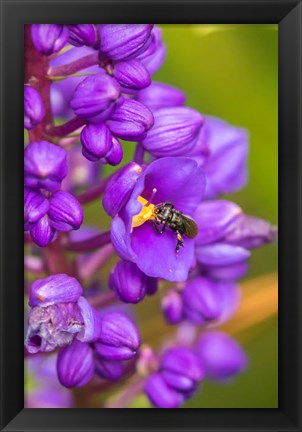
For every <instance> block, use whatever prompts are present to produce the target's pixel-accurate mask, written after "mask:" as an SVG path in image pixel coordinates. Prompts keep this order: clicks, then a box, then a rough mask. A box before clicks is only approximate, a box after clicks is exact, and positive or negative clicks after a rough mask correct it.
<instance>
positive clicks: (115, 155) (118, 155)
mask: <svg viewBox="0 0 302 432" xmlns="http://www.w3.org/2000/svg"><path fill="white" fill-rule="evenodd" d="M122 159H123V147H122V146H121V143H120V142H119V140H118V139H116V138H114V137H113V138H112V146H111V148H110V150H109V151H108V153H107V154H106V156H105V157H102V158H101V159H100V162H101V164H103V165H106V164H109V165H111V166H116V165H119V164H120V163H121V161H122Z"/></svg>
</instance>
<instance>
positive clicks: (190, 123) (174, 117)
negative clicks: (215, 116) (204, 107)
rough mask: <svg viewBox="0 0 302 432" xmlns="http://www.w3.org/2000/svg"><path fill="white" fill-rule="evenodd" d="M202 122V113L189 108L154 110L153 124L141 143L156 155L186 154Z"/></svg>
mask: <svg viewBox="0 0 302 432" xmlns="http://www.w3.org/2000/svg"><path fill="white" fill-rule="evenodd" d="M203 122H204V118H203V117H202V115H201V114H200V113H199V112H198V111H195V110H193V109H191V108H187V107H175V108H161V109H159V110H157V111H155V113H154V126H153V128H152V129H151V130H150V132H149V133H148V135H147V137H146V138H145V139H144V141H143V143H142V144H143V146H144V148H145V149H146V150H147V151H149V152H150V153H151V154H153V155H154V156H157V157H163V156H181V155H186V153H187V152H188V151H189V150H191V148H192V147H193V146H194V142H195V139H196V137H197V134H198V132H199V130H200V128H201V126H202V125H203Z"/></svg>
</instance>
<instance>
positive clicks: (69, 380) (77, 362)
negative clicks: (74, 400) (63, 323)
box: [57, 340, 94, 388]
mask: <svg viewBox="0 0 302 432" xmlns="http://www.w3.org/2000/svg"><path fill="white" fill-rule="evenodd" d="M57 373H58V378H59V381H60V383H61V384H62V385H63V386H65V387H67V388H72V387H82V386H84V385H85V384H87V383H88V382H89V381H90V380H91V378H92V377H93V374H94V360H93V350H92V348H91V347H90V346H89V345H88V344H86V343H82V342H79V341H77V340H74V341H73V342H72V343H71V345H69V346H66V347H64V348H61V350H60V351H59V354H58V359H57Z"/></svg>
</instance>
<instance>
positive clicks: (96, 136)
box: [81, 123, 113, 161]
mask: <svg viewBox="0 0 302 432" xmlns="http://www.w3.org/2000/svg"><path fill="white" fill-rule="evenodd" d="M112 140H113V136H112V135H111V133H110V130H109V129H108V128H107V126H106V125H105V124H102V123H100V124H92V123H91V124H88V125H87V126H85V127H84V129H83V130H82V132H81V143H82V146H83V150H84V151H83V154H84V156H85V157H86V158H87V159H89V160H91V161H96V160H99V159H100V158H102V157H104V156H105V155H106V154H107V153H108V151H109V150H110V148H111V146H112Z"/></svg>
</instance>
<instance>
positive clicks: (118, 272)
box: [109, 261, 157, 303]
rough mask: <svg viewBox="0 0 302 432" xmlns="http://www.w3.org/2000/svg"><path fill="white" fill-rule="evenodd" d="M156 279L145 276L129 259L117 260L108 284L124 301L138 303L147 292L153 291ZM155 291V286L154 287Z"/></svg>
mask: <svg viewBox="0 0 302 432" xmlns="http://www.w3.org/2000/svg"><path fill="white" fill-rule="evenodd" d="M154 284H155V285H156V284H157V281H156V279H154V278H150V277H148V276H146V275H145V274H144V273H143V272H142V271H141V270H140V269H139V268H138V267H137V265H136V264H134V263H132V262H130V261H119V262H118V263H117V264H116V266H115V267H114V269H113V270H112V272H111V274H110V278H109V286H110V288H111V289H112V290H113V291H114V292H115V293H116V295H117V297H118V298H119V299H120V300H121V301H123V302H125V303H138V302H140V301H142V300H143V298H144V297H145V295H146V294H148V293H149V285H150V286H151V292H152V293H153V291H154ZM155 291H156V287H155Z"/></svg>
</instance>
